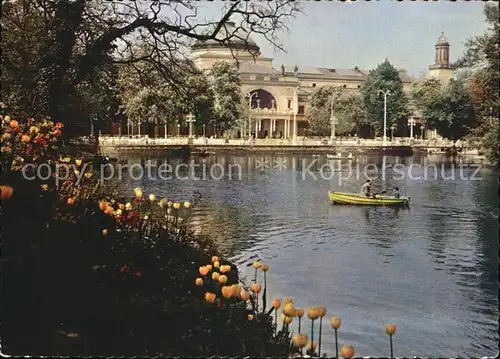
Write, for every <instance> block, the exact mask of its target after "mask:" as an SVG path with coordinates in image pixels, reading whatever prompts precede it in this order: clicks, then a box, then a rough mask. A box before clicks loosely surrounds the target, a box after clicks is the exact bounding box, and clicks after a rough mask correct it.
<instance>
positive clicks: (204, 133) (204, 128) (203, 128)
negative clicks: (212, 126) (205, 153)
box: [203, 124, 206, 138]
mask: <svg viewBox="0 0 500 359" xmlns="http://www.w3.org/2000/svg"><path fill="white" fill-rule="evenodd" d="M205 126H206V125H205V124H203V137H204V138H205V137H206V136H205Z"/></svg>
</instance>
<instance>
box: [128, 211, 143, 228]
mask: <svg viewBox="0 0 500 359" xmlns="http://www.w3.org/2000/svg"><path fill="white" fill-rule="evenodd" d="M140 219H141V215H140V214H139V212H137V211H132V212H129V214H128V215H127V222H128V223H129V224H130V225H131V226H134V225H136V224H137V223H138V222H139V220H140Z"/></svg>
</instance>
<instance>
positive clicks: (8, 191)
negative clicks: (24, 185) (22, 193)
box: [0, 186, 14, 200]
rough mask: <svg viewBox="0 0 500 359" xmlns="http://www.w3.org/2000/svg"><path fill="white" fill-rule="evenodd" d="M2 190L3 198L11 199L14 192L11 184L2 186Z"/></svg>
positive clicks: (0, 189) (0, 188)
mask: <svg viewBox="0 0 500 359" xmlns="http://www.w3.org/2000/svg"><path fill="white" fill-rule="evenodd" d="M0 191H1V192H2V200H6V199H9V198H10V197H12V194H13V193H14V189H13V188H12V187H11V186H0Z"/></svg>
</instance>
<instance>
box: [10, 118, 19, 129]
mask: <svg viewBox="0 0 500 359" xmlns="http://www.w3.org/2000/svg"><path fill="white" fill-rule="evenodd" d="M9 126H10V128H18V127H19V122H17V121H16V120H12V121H10V122H9Z"/></svg>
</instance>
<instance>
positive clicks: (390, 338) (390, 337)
mask: <svg viewBox="0 0 500 359" xmlns="http://www.w3.org/2000/svg"><path fill="white" fill-rule="evenodd" d="M389 342H390V343H391V358H394V354H393V352H392V335H389Z"/></svg>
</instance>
